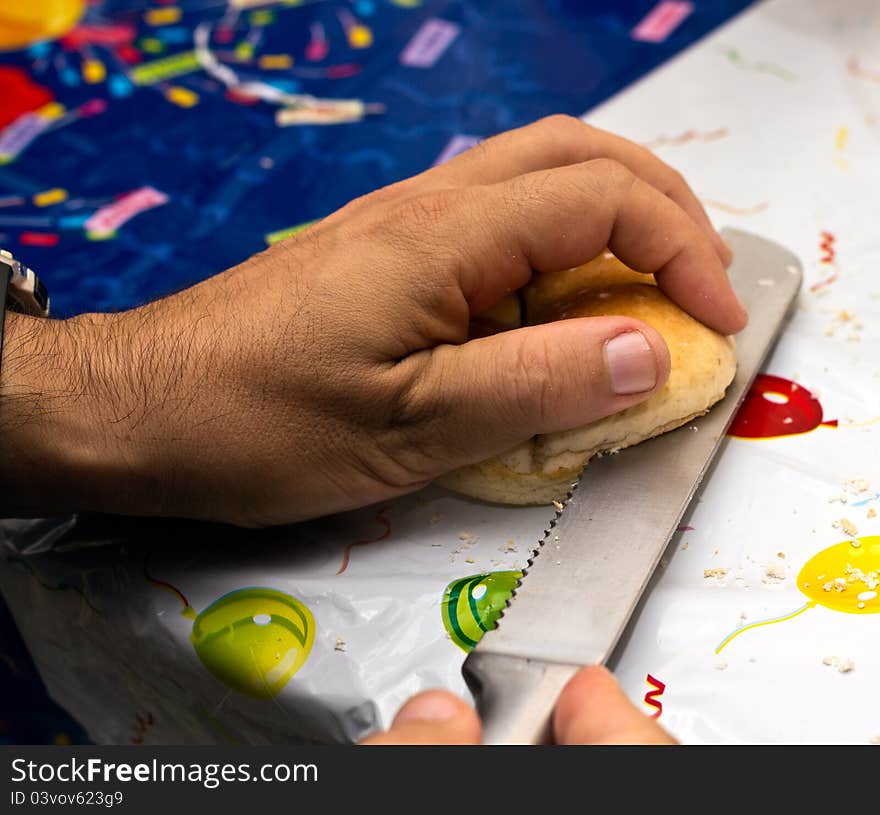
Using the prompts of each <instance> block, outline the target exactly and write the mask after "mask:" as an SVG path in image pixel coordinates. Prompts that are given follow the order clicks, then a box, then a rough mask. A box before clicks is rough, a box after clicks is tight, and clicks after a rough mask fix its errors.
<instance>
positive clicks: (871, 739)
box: [868, 736, 880, 744]
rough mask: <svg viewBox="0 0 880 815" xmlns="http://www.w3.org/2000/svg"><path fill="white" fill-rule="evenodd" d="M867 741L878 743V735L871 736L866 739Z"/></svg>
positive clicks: (879, 739)
mask: <svg viewBox="0 0 880 815" xmlns="http://www.w3.org/2000/svg"><path fill="white" fill-rule="evenodd" d="M868 743H869V744H880V736H871V738H869V739H868Z"/></svg>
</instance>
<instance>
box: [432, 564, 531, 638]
mask: <svg viewBox="0 0 880 815" xmlns="http://www.w3.org/2000/svg"><path fill="white" fill-rule="evenodd" d="M521 577H522V572H518V571H510V572H487V573H484V574H476V575H471V576H470V577H462V578H459V579H458V580H453V581H452V582H451V583H450V584H449V585H448V586H447V587H446V590H445V591H444V592H443V601H442V603H441V611H442V614H443V626H444V628H445V629H446V631H447V633H448V634H449V637H450V639H451V640H452V641H453V642H454V643H455V644H456V645H457V646H458V647H459V648H461V649H462V650H463V651H464V652H465V653H467V652H469V651H471V650H472V649H473V647H474V646H475V645H476V644H477V643H478V642H479V641H480V637H482V636H483V634H484V633H485V632H486V631H491V630H492V629H493V628H495V623H496V621H497V620H498V617H499V616H500V614H501V612H502V611H503V610H504V607H505V606H506V605H507V601H508V599H509V598H510V595H511V594H512V593H513V590H514V589H515V588H516V585H517V583H518V582H519V580H520V578H521Z"/></svg>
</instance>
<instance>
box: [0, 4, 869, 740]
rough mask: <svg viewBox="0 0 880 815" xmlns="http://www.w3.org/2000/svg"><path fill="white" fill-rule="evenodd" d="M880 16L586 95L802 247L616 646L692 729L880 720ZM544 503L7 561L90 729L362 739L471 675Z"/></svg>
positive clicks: (606, 118)
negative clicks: (759, 349)
mask: <svg viewBox="0 0 880 815" xmlns="http://www.w3.org/2000/svg"><path fill="white" fill-rule="evenodd" d="M878 37H880V10H878V9H877V8H876V4H874V3H872V2H868V1H867V0H862V2H850V3H846V4H835V3H831V2H819V0H812V1H811V2H796V0H775V1H774V2H768V3H764V4H761V5H759V6H757V7H756V8H754V9H753V10H751V11H749V12H746V13H745V14H744V15H742V16H740V17H739V18H737V19H736V20H734V21H733V22H732V23H730V24H728V25H726V26H724V27H722V28H720V29H718V30H717V31H716V32H715V33H714V34H712V35H711V36H709V37H708V38H707V39H705V40H703V41H702V42H701V43H700V44H699V45H697V46H696V47H694V48H692V49H691V50H689V51H687V52H686V53H684V54H683V55H682V56H680V57H678V58H676V59H675V60H674V61H673V62H671V63H669V64H667V65H666V66H665V67H663V68H662V69H660V70H658V71H657V72H655V73H654V74H652V75H650V76H648V77H647V78H646V79H643V80H642V81H641V82H639V83H637V84H636V85H635V86H633V87H631V88H630V89H628V90H627V91H625V92H624V93H623V94H621V95H619V96H618V97H616V98H613V99H611V100H610V101H609V102H607V103H606V104H605V105H603V106H602V107H600V108H598V109H596V110H594V111H592V112H591V113H590V114H589V115H588V116H587V117H586V118H587V119H588V121H590V122H592V123H594V124H596V125H598V126H602V127H605V128H608V129H611V130H615V131H617V132H620V133H622V134H623V135H626V136H628V137H629V138H631V139H633V140H635V141H637V142H641V143H644V144H647V145H650V146H651V147H652V148H653V149H655V150H656V151H657V152H658V153H659V154H660V155H661V156H662V157H663V158H664V159H666V160H667V161H669V162H670V163H671V164H673V165H674V166H676V167H677V168H678V169H680V170H681V171H682V172H683V173H684V174H685V175H686V176H687V178H688V179H689V180H690V182H691V183H692V185H693V186H694V188H695V189H696V191H697V193H698V194H699V195H700V197H701V198H703V200H704V202H705V203H706V206H707V208H708V210H709V212H710V214H711V215H712V216H713V218H714V220H715V221H716V223H717V224H718V225H719V226H721V225H725V224H729V225H733V226H736V227H739V228H745V229H749V230H751V231H754V232H757V233H760V234H763V235H765V236H767V237H769V238H771V239H773V240H776V241H778V242H780V243H783V244H786V245H787V246H789V247H790V248H791V249H792V250H794V251H795V252H796V253H797V254H798V255H799V256H800V257H801V259H802V261H803V264H804V269H805V285H804V289H803V291H802V293H801V295H800V299H799V304H798V309H797V311H796V313H795V315H794V317H793V319H792V321H791V323H790V324H789V326H788V328H787V329H786V331H785V333H784V335H783V337H782V339H781V341H780V343H779V345H778V347H777V349H776V351H775V353H774V354H773V355H772V357H771V358H770V360H769V361H768V363H767V365H766V367H765V372H764V376H763V377H762V378H761V379H760V380H759V382H758V384H757V386H756V388H755V389H754V390H753V393H752V395H751V397H750V400H749V403H748V406H747V408H746V409H745V411H744V412H743V413H742V414H741V415H740V417H739V420H738V422H737V425H736V428H735V430H736V433H737V437H732V438H729V439H728V440H727V442H726V444H725V447H724V449H723V451H722V453H721V456H720V460H719V462H718V464H717V466H716V467H715V468H714V469H713V472H712V474H711V477H710V478H709V479H708V481H707V482H706V484H705V487H704V489H703V490H702V492H701V494H700V497H699V500H698V501H697V502H696V503H695V504H694V505H693V506H692V508H691V512H690V514H689V515H688V516H687V518H686V519H685V520H684V521H683V529H682V531H680V532H679V534H678V536H677V540H676V546H675V547H674V554H672V555H671V556H670V557H669V559H668V560H667V561H665V562H664V564H663V567H662V569H661V572H660V575H659V579H658V580H657V582H656V584H655V585H654V587H653V588H652V591H651V594H650V596H649V598H648V600H647V602H646V604H645V605H644V607H643V609H642V611H641V613H640V615H639V617H638V619H637V620H635V621H634V624H633V626H632V627H631V630H630V632H629V634H628V636H627V638H626V640H625V642H624V643H623V645H622V647H621V648H620V649H619V652H618V653H617V654H616V656H615V659H614V668H615V670H616V672H617V674H618V676H619V678H620V679H621V681H622V682H623V685H624V687H625V689H626V691H627V692H628V693H629V694H630V696H631V697H632V698H633V699H634V700H635V701H636V702H637V703H638V704H639V705H640V706H642V707H643V708H644V709H645V711H646V712H647V713H651V714H653V715H659V717H660V721H661V722H662V723H663V724H665V725H666V726H667V727H668V728H669V729H670V730H671V731H672V732H673V733H674V734H675V735H677V736H678V737H680V738H681V739H683V740H685V741H688V742H724V743H728V742H856V743H867V742H869V741H872V740H873V739H875V738H876V737H878V736H880V713H878V712H876V706H875V705H873V704H872V703H873V696H874V694H873V691H874V687H875V686H876V683H877V680H878V677H880V652H878V651H877V649H876V647H875V643H876V642H877V640H878V635H880V615H878V614H876V613H875V612H876V611H877V610H880V600H878V599H877V592H876V591H875V590H874V588H872V586H874V585H876V583H877V582H878V580H880V579H878V577H877V575H876V572H877V571H878V570H880V517H878V513H880V464H878V438H880V437H878V433H880V359H878V358H880V354H878V352H880V334H878V331H880V328H878V318H880V282H878V274H877V268H878V262H880V238H878V235H877V229H876V213H877V211H878V206H877V205H878V200H877V198H878V194H877V190H878V188H880V162H878V160H877V158H876V155H877V142H878V132H880V131H878V119H877V117H878V116H880V58H878V56H877V52H876V47H875V44H876V42H877V41H878ZM553 512H554V510H553V508H552V507H546V508H544V507H539V508H525V509H506V508H501V507H489V506H484V505H481V504H478V503H476V502H471V501H468V500H465V499H462V498H459V497H456V496H453V495H450V494H448V493H445V492H443V491H442V490H440V489H436V488H430V489H428V490H425V491H424V492H422V493H419V494H416V495H413V496H409V497H407V498H404V499H402V500H399V501H395V502H390V503H388V504H387V505H382V506H378V507H372V508H368V509H364V510H360V511H358V512H353V513H349V514H347V515H344V516H337V517H334V518H329V519H324V520H321V521H316V522H313V523H309V524H303V525H299V526H297V527H293V528H287V529H281V530H272V531H268V532H263V533H259V534H257V533H235V532H231V531H229V530H226V529H222V528H214V527H205V526H201V525H193V526H183V527H181V526H169V525H167V524H163V523H150V524H143V525H141V526H140V527H139V529H138V530H137V533H136V534H134V533H133V532H132V530H131V529H130V527H129V526H127V525H124V524H119V523H117V522H114V521H109V520H106V519H104V520H100V519H99V520H94V519H92V520H89V519H86V520H85V521H83V522H81V523H80V524H78V525H77V526H75V527H73V528H72V529H68V530H66V531H65V530H64V529H59V528H58V527H57V525H52V524H36V525H28V524H22V525H19V527H18V528H17V529H16V530H11V529H9V527H7V530H6V531H7V536H6V548H7V552H8V553H11V558H12V561H13V565H15V566H16V568H9V569H4V570H3V572H2V577H0V580H2V584H3V591H4V594H5V596H6V598H7V601H8V602H9V604H10V607H11V608H12V609H13V612H14V613H15V614H16V618H17V620H18V622H19V625H20V627H21V629H22V633H23V636H24V638H25V640H26V641H27V642H28V644H29V646H30V647H31V650H32V653H33V655H34V658H35V660H36V662H37V664H38V666H39V667H40V669H41V672H42V674H43V677H44V679H45V680H46V683H47V685H48V687H49V688H50V690H51V692H52V693H53V695H54V696H55V698H56V699H58V700H59V701H60V702H61V703H62V704H64V705H65V706H66V707H67V708H68V709H70V710H71V711H72V712H74V714H75V715H76V716H77V717H78V718H79V719H80V721H82V722H83V723H84V724H85V726H86V727H87V729H88V731H89V733H90V735H91V736H92V737H93V738H95V739H96V740H99V741H113V742H118V741H134V742H137V743H140V742H194V741H199V742H206V741H245V742H266V741H285V740H287V741H289V740H291V739H293V738H300V739H317V740H351V739H354V738H357V737H358V736H360V735H361V734H363V733H364V732H366V731H367V730H369V729H371V728H373V727H375V726H377V725H384V724H387V723H388V721H389V720H390V717H391V716H392V715H393V713H394V711H395V710H396V708H397V706H398V705H399V704H400V703H401V702H402V701H403V700H404V699H405V698H406V697H407V696H408V695H410V694H411V693H413V692H415V691H417V690H420V689H422V688H425V687H429V686H437V685H440V686H445V687H448V688H451V689H452V690H454V691H457V692H459V693H463V694H464V693H466V690H465V687H464V684H463V682H462V680H461V677H460V673H459V670H460V665H461V661H462V659H463V657H464V651H465V650H466V649H467V648H468V647H470V644H471V643H472V641H473V640H474V639H475V638H477V637H478V636H479V630H480V625H481V624H483V625H486V624H491V620H492V617H493V614H495V613H497V607H498V604H499V603H502V602H503V599H504V597H505V595H506V592H507V591H508V590H509V586H510V582H511V580H514V579H515V573H516V572H517V571H518V570H519V569H521V568H522V566H523V565H524V563H525V559H526V556H527V551H528V548H529V547H530V546H531V545H532V544H533V542H534V541H535V540H536V539H537V538H538V537H539V536H540V535H541V533H542V531H543V529H544V527H545V526H546V524H547V522H548V520H549V519H550V517H551V516H552V515H553ZM13 531H14V534H12V533H13ZM97 543H102V544H103V545H102V546H96V545H95V544H97ZM621 545H622V546H624V545H626V541H621ZM13 549H14V551H13ZM183 551H185V554H184V555H181V552H183ZM50 589H55V591H50ZM25 610H27V613H25ZM535 624H536V625H541V624H542V621H539V620H536V621H535ZM236 625H238V627H236ZM233 631H235V632H239V634H240V636H238V635H237V636H235V637H233V636H231V634H230V632H233ZM853 711H858V715H853Z"/></svg>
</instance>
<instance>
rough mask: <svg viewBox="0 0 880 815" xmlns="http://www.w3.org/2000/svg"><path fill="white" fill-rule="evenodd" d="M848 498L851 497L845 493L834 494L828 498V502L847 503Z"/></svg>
mask: <svg viewBox="0 0 880 815" xmlns="http://www.w3.org/2000/svg"><path fill="white" fill-rule="evenodd" d="M848 500H849V499H848V498H847V497H846V496H845V495H832V496H831V497H830V498H829V499H828V503H829V504H834V503H838V504H845V503H847V501H848Z"/></svg>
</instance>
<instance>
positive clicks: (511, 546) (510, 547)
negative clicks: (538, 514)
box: [498, 540, 517, 552]
mask: <svg viewBox="0 0 880 815" xmlns="http://www.w3.org/2000/svg"><path fill="white" fill-rule="evenodd" d="M498 551H499V552H516V551H517V549H516V541H514V540H509V541H505V543H503V544H502V545H501V546H499V547H498Z"/></svg>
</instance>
